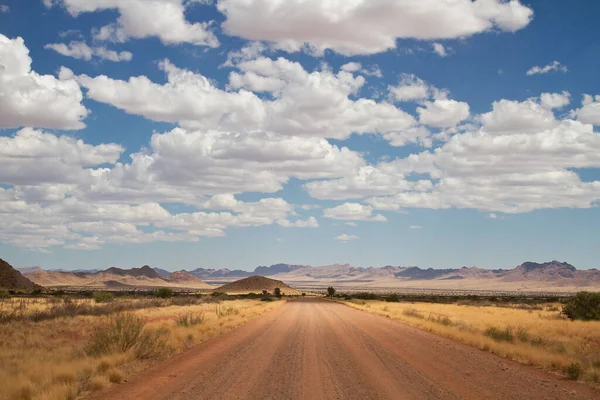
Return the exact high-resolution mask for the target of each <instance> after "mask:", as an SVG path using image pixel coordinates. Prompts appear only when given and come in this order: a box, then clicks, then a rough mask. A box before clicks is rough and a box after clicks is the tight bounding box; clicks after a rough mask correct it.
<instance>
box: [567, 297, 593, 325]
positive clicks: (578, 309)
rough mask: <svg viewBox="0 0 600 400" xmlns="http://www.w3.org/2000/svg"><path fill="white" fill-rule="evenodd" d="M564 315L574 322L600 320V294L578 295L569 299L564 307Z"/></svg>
mask: <svg viewBox="0 0 600 400" xmlns="http://www.w3.org/2000/svg"><path fill="white" fill-rule="evenodd" d="M563 314H565V315H566V316H567V317H568V318H569V319H572V320H575V319H580V320H583V321H598V320H600V293H591V292H579V293H577V294H576V295H575V296H573V297H571V298H569V299H567V301H566V303H565V305H564V307H563Z"/></svg>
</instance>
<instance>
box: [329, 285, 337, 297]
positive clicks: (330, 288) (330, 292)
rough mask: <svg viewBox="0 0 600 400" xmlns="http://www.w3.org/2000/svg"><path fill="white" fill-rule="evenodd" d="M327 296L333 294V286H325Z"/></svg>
mask: <svg viewBox="0 0 600 400" xmlns="http://www.w3.org/2000/svg"><path fill="white" fill-rule="evenodd" d="M327 296H329V297H333V296H335V289H334V288H333V286H329V287H328V288H327Z"/></svg>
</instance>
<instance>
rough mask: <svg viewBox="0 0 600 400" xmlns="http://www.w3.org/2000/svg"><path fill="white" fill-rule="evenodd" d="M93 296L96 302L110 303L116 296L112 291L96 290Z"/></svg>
mask: <svg viewBox="0 0 600 400" xmlns="http://www.w3.org/2000/svg"><path fill="white" fill-rule="evenodd" d="M92 296H93V297H94V300H95V301H96V303H110V302H111V301H114V300H115V296H114V295H113V294H112V293H110V292H94V293H93V295H92Z"/></svg>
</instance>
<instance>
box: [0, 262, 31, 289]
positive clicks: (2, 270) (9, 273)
mask: <svg viewBox="0 0 600 400" xmlns="http://www.w3.org/2000/svg"><path fill="white" fill-rule="evenodd" d="M0 288H3V289H20V290H32V289H37V288H39V286H38V285H36V284H35V283H33V282H31V281H30V280H29V279H27V278H25V277H24V276H23V275H21V273H20V272H19V271H17V270H16V269H14V268H13V267H12V265H10V264H9V263H7V262H6V261H4V260H3V259H1V258H0Z"/></svg>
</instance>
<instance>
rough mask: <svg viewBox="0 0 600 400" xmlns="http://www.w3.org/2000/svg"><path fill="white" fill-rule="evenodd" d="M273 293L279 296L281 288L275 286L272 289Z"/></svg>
mask: <svg viewBox="0 0 600 400" xmlns="http://www.w3.org/2000/svg"><path fill="white" fill-rule="evenodd" d="M273 295H274V296H275V297H281V289H279V288H278V287H276V288H275V290H273Z"/></svg>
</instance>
